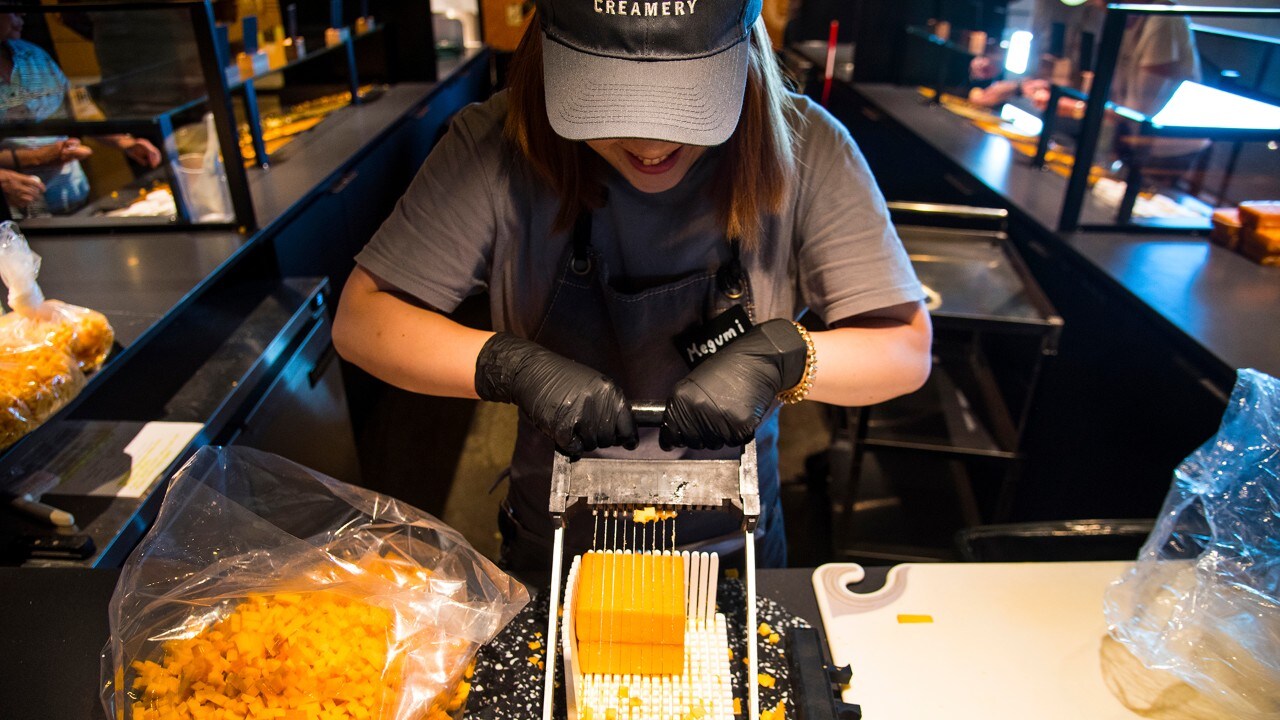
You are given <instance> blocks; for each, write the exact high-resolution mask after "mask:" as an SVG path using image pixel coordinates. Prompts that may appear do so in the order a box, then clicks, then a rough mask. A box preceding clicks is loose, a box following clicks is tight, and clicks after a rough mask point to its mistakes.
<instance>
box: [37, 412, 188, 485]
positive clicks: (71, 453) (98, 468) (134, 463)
mask: <svg viewBox="0 0 1280 720" xmlns="http://www.w3.org/2000/svg"><path fill="white" fill-rule="evenodd" d="M203 427H204V426H203V425H201V424H200V423H193V422H148V423H141V422H111V421H100V420H88V421H66V422H60V423H58V424H57V426H56V427H50V428H47V429H46V433H47V437H46V438H45V439H44V441H43V442H41V443H40V444H39V445H38V446H37V447H35V448H32V449H31V450H30V451H28V452H26V453H24V455H23V457H22V458H20V459H19V461H18V462H17V463H15V465H16V466H18V467H19V469H20V470H23V471H25V472H28V473H30V472H41V473H48V474H51V475H54V476H56V477H57V478H58V484H57V486H56V487H53V488H51V489H48V490H46V492H50V493H56V494H58V495H105V496H116V497H123V498H136V497H141V496H142V495H143V494H145V493H146V492H147V490H148V489H150V488H151V487H152V486H153V485H154V484H155V483H156V482H157V481H158V480H159V479H160V477H161V475H162V474H163V473H164V471H165V470H166V469H168V467H169V466H170V465H171V464H172V463H173V461H174V460H176V459H177V458H178V456H179V455H181V454H182V451H183V450H185V449H186V447H187V446H188V445H189V444H190V443H191V440H192V439H193V438H195V436H196V434H197V433H199V432H200V430H201V428H203Z"/></svg>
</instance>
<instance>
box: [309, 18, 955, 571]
mask: <svg viewBox="0 0 1280 720" xmlns="http://www.w3.org/2000/svg"><path fill="white" fill-rule="evenodd" d="M537 7H538V11H537V18H536V20H535V23H534V24H533V25H531V26H530V29H529V30H528V32H526V33H525V36H524V39H523V41H522V42H521V45H520V47H519V49H518V50H517V51H516V54H515V57H514V58H513V62H512V66H511V77H510V87H509V89H508V90H507V91H505V92H500V93H498V94H496V95H495V96H494V97H493V98H492V99H490V100H489V101H488V102H485V103H483V104H480V105H473V106H471V107H468V108H466V109H464V110H463V111H462V112H460V113H459V114H458V117H457V119H456V120H455V121H454V123H453V126H452V128H451V130H450V132H449V133H448V135H446V136H445V138H444V139H443V140H442V141H441V143H440V145H439V146H438V147H436V149H435V150H434V151H433V152H432V154H431V156H430V157H429V158H428V159H427V161H426V163H424V165H423V167H422V169H421V171H420V172H419V173H418V176H417V178H416V179H415V180H414V182H413V184H412V186H411V187H410V188H409V190H408V192H406V193H405V195H404V197H402V198H401V199H400V202H399V204H398V205H397V207H396V209H395V211H394V212H393V213H392V215H391V217H390V218H389V219H388V220H387V221H386V223H385V224H384V225H383V226H382V228H381V229H380V230H379V231H378V233H377V234H376V235H375V236H374V238H373V239H372V241H370V243H369V245H368V246H367V247H366V248H365V249H364V250H363V251H362V252H361V253H360V255H359V256H358V257H357V262H358V266H357V268H356V270H355V272H354V273H353V274H352V276H351V278H350V280H349V281H348V282H347V285H346V288H345V290H344V292H343V295H342V300H341V303H340V305H339V309H338V315H337V319H336V322H335V328H334V342H335V343H336V345H337V347H338V350H339V351H340V352H341V353H342V354H343V356H345V357H347V358H348V359H350V360H351V361H353V362H355V363H356V364H358V365H360V366H362V367H364V368H365V369H367V370H369V371H370V372H372V373H373V374H375V375H377V376H379V377H381V378H383V379H384V380H386V381H388V382H390V383H393V384H395V385H398V386H400V387H403V388H406V389H409V390H412V391H417V392H422V393H428V394H435V395H447V396H455V397H480V398H482V399H485V400H496V401H502V402H510V403H514V404H516V405H517V406H519V408H520V410H521V421H520V426H519V431H518V435H517V442H516V451H515V455H514V457H513V459H512V464H511V471H510V479H511V484H510V487H509V489H508V491H507V497H506V500H505V502H504V507H503V511H502V513H500V517H499V524H500V526H501V529H502V531H503V558H502V560H503V562H504V564H505V566H506V567H508V568H510V569H516V570H536V569H538V568H545V567H549V564H550V555H551V552H550V542H549V539H550V536H551V534H552V526H551V521H550V517H549V515H548V512H547V502H548V494H549V477H550V468H551V463H552V460H553V449H554V446H559V447H560V448H561V449H562V450H565V451H567V452H570V453H581V452H593V451H594V452H595V453H596V454H598V455H602V456H607V457H641V458H653V457H659V456H662V457H732V456H735V455H736V453H737V452H738V449H737V448H736V447H733V446H736V445H739V444H741V443H742V442H744V441H746V440H749V439H750V438H751V437H753V435H754V437H755V439H756V441H757V453H758V456H759V475H760V496H761V517H760V527H759V528H758V530H757V552H758V555H757V559H758V562H759V563H760V564H761V565H764V566H778V565H782V564H783V563H784V562H785V559H786V555H785V552H786V544H785V539H784V536H783V533H782V516H781V509H780V505H779V492H778V463H777V434H778V422H777V413H776V412H774V411H773V408H774V407H775V405H776V404H777V401H778V400H779V399H782V400H791V401H798V400H799V399H802V398H804V397H806V396H807V397H808V398H812V399H815V400H822V401H826V402H830V403H835V404H841V405H867V404H871V403H875V402H880V401H882V400H886V399H889V398H892V397H895V396H897V395H901V394H903V393H907V392H910V391H912V390H915V389H916V388H918V387H919V386H920V385H921V384H922V383H923V382H924V380H925V378H926V377H927V375H928V372H929V365H930V358H929V348H930V342H931V329H930V325H929V319H928V316H927V314H926V313H925V311H924V309H923V306H922V304H921V302H920V298H921V296H922V293H921V289H920V285H919V283H918V281H917V280H916V278H915V275H914V274H913V272H912V269H911V265H910V263H909V262H908V259H907V256H906V254H905V253H904V251H903V249H902V246H901V243H900V242H899V240H898V238H897V235H896V234H895V232H894V230H893V228H892V226H891V225H890V224H889V219H888V217H887V214H886V211H885V207H884V202H883V199H882V198H881V196H880V194H879V192H878V191H877V190H876V186H875V183H874V180H873V179H872V177H871V175H870V173H869V172H868V170H867V167H866V164H865V162H864V161H863V159H862V156H861V154H860V153H859V152H858V150H857V148H856V147H855V145H854V143H853V141H852V140H851V139H850V137H849V135H848V133H847V132H846V131H845V130H844V129H843V128H842V127H841V126H839V125H838V124H837V123H836V122H835V121H834V120H833V119H832V118H831V117H830V116H829V115H828V114H827V113H826V112H825V111H824V110H822V109H821V108H819V107H817V106H815V105H813V104H812V103H810V102H809V101H808V100H807V99H805V98H802V97H797V96H793V95H789V94H788V93H786V92H785V90H784V89H783V86H782V82H781V79H780V75H779V70H778V67H777V65H776V61H775V58H774V56H773V54H772V52H771V50H770V48H769V40H768V37H767V35H766V34H765V30H764V26H763V24H760V23H758V22H757V19H758V17H759V14H760V2H759V0H663V1H661V2H656V3H655V2H626V1H623V0H594V1H593V0H539V2H538V4H537ZM484 289H487V290H488V292H489V294H490V303H491V305H490V307H491V312H492V316H493V323H494V327H496V328H497V329H498V331H499V332H497V333H496V334H495V333H489V332H481V331H479V330H474V329H471V328H467V327H463V326H461V325H459V324H456V323H454V322H452V321H450V320H449V319H447V318H446V317H444V315H443V313H447V312H450V311H451V310H453V309H454V308H455V307H456V306H457V304H458V303H459V302H460V301H461V300H462V299H463V298H465V297H467V296H468V295H471V294H474V293H476V292H479V291H481V290H484ZM806 309H811V310H813V311H814V312H816V313H817V314H818V316H819V317H821V318H822V319H823V320H825V321H826V324H827V325H828V326H829V327H830V328H831V329H830V330H827V331H824V332H814V333H812V334H810V335H808V336H807V337H806V334H805V333H804V332H802V331H801V330H800V329H799V326H797V325H796V324H794V323H793V322H792V318H796V317H798V316H799V315H801V314H802V313H803V312H804V311H805V310H806ZM780 396H781V397H780ZM664 399H665V401H666V403H667V410H666V414H665V417H664V420H663V424H662V427H661V430H660V431H658V432H652V431H648V430H641V431H640V432H639V433H637V430H636V428H635V426H634V423H633V418H632V417H631V414H630V412H629V410H628V402H629V401H635V400H664ZM660 446H661V447H660ZM662 447H667V448H672V449H673V451H674V453H677V454H667V453H664V451H663V450H662V449H661V448H662ZM591 525H592V524H591V523H590V522H582V523H576V524H575V523H570V524H569V536H568V542H569V544H570V546H576V547H577V548H579V549H580V548H581V547H582V546H583V545H587V544H589V542H590V533H591V532H592V528H591ZM736 528H737V521H736V520H735V519H733V518H730V517H727V516H726V514H722V513H693V514H691V513H682V514H681V516H680V518H679V519H678V520H677V529H676V539H677V541H678V542H679V543H680V544H682V545H684V544H686V543H701V544H702V546H703V547H707V546H717V547H721V548H723V547H726V545H725V544H723V543H722V544H719V545H717V543H718V542H719V541H725V542H726V543H727V541H729V540H730V539H732V538H734V537H736V538H741V535H740V534H736V535H735V533H734V531H735V530H736ZM738 546H739V547H740V546H741V542H740V540H739V541H738Z"/></svg>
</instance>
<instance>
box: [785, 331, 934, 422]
mask: <svg viewBox="0 0 1280 720" xmlns="http://www.w3.org/2000/svg"><path fill="white" fill-rule="evenodd" d="M932 340H933V333H932V328H931V326H930V324H929V316H928V314H927V313H925V312H924V311H923V310H922V311H920V312H919V313H918V314H917V315H916V316H915V317H913V318H911V319H910V320H909V321H907V322H904V321H900V320H893V319H888V318H884V319H880V318H877V319H865V320H860V321H859V322H858V324H857V326H855V327H840V328H836V329H834V330H827V331H825V332H816V333H813V345H814V350H815V351H816V353H817V359H818V370H817V377H816V378H815V379H814V383H813V389H812V390H811V391H810V392H809V398H810V399H812V400H819V401H821V402H826V403H831V404H833V405H847V406H857V407H861V406H865V405H872V404H875V403H878V402H883V401H885V400H889V399H891V398H895V397H898V396H899V395H905V394H907V393H910V392H914V391H916V390H918V389H919V388H920V386H921V385H923V384H924V382H925V380H927V379H928V377H929V369H930V367H931V365H932V362H931V356H930V349H931V346H932Z"/></svg>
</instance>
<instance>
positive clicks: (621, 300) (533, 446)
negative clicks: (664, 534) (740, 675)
mask: <svg viewBox="0 0 1280 720" xmlns="http://www.w3.org/2000/svg"><path fill="white" fill-rule="evenodd" d="M591 223H592V214H591V213H587V212H584V213H582V215H581V216H579V218H578V221H577V222H576V223H575V225H574V230H573V237H572V239H573V242H572V243H571V245H570V247H569V248H567V249H566V253H565V254H566V257H565V261H564V269H563V271H562V272H561V276H560V279H559V281H557V283H556V285H555V287H554V288H553V290H552V295H551V302H550V303H549V304H548V307H547V312H546V315H545V316H544V317H543V319H542V322H541V323H540V324H539V326H538V329H537V331H536V332H535V333H534V336H533V337H532V338H530V339H531V340H533V341H534V342H537V343H538V344H540V345H542V346H543V347H545V348H547V349H548V350H551V351H553V352H556V353H559V354H561V355H563V356H565V357H568V358H572V359H573V360H575V361H577V362H579V363H582V364H583V365H586V366H587V367H590V368H594V369H596V370H599V371H600V372H602V373H604V374H605V375H606V376H608V377H609V378H611V379H612V380H613V381H614V382H615V383H617V384H618V385H619V387H621V389H622V392H623V393H624V394H625V395H626V397H627V399H628V400H631V401H636V400H658V401H662V400H665V399H666V398H667V397H669V396H670V394H671V390H672V388H673V387H674V386H675V384H676V382H677V381H679V380H680V379H682V378H683V377H684V376H685V375H687V374H688V372H689V368H688V366H687V365H686V364H685V362H684V360H683V358H681V356H680V353H679V352H678V351H677V349H676V346H675V343H674V342H673V338H674V337H675V335H676V334H678V333H680V332H682V331H684V330H685V329H687V328H689V327H691V326H693V325H694V324H695V323H703V322H706V321H707V320H708V319H710V318H713V317H715V316H716V315H718V314H719V313H721V312H724V311H725V310H727V309H728V308H730V307H731V306H733V305H734V304H739V303H741V304H742V305H743V306H744V309H745V310H746V311H747V313H748V316H752V315H753V310H754V308H753V306H752V301H751V287H750V281H749V278H748V277H747V275H746V273H745V271H743V270H742V266H741V262H740V261H739V259H738V251H737V246H736V243H735V244H734V245H730V244H729V243H725V244H724V246H725V248H726V254H728V255H729V257H728V258H727V259H726V260H724V261H722V263H721V267H719V268H713V269H708V270H707V271H705V272H698V273H694V274H692V275H689V276H686V277H683V278H680V279H678V280H674V281H671V282H668V283H665V284H662V285H658V286H656V287H650V288H646V289H644V290H642V291H639V292H634V293H627V292H620V291H619V290H617V289H615V287H614V286H613V285H612V284H611V283H610V276H609V270H608V268H607V267H606V266H605V263H604V261H603V259H602V258H601V256H600V254H599V253H598V252H597V251H596V250H595V249H594V248H593V247H592V246H591ZM752 319H753V320H754V317H753V318H752ZM639 432H640V445H639V447H637V448H636V449H635V450H630V451H628V450H626V449H625V448H606V449H603V450H598V451H595V452H592V453H588V455H589V456H590V457H612V458H622V457H627V458H637V457H638V458H644V459H657V458H664V459H680V458H697V459H707V458H732V457H737V455H738V453H739V449H738V448H723V449H721V450H716V451H711V450H689V449H687V448H677V449H676V450H674V451H672V452H664V451H663V450H662V449H661V448H660V447H659V445H658V431H657V430H656V429H653V428H641V429H640V431H639ZM777 440H778V413H777V412H776V410H775V411H773V412H770V413H768V414H767V415H766V416H765V419H764V421H763V422H762V423H761V425H760V427H759V428H758V429H757V430H756V453H757V460H758V466H759V475H760V507H761V511H760V522H759V527H758V528H757V530H756V562H757V564H758V565H759V566H761V567H782V566H783V565H784V564H785V562H786V539H785V536H784V534H783V530H782V512H781V505H780V503H779V490H778V443H777ZM554 452H555V445H554V443H553V442H552V441H551V439H550V438H549V437H547V436H546V435H545V434H544V433H543V432H542V431H540V430H539V429H538V428H537V427H535V426H534V425H533V423H531V422H529V420H528V419H526V418H525V417H524V416H523V414H522V415H521V417H520V423H519V428H518V431H517V435H516V449H515V454H514V456H513V457H512V460H511V469H510V473H509V477H510V481H511V484H510V487H509V488H508V491H507V498H506V500H505V502H504V503H503V507H502V510H500V511H499V518H498V524H499V528H500V529H501V530H502V536H503V540H502V562H501V564H502V565H503V567H504V568H506V569H509V570H513V571H517V572H520V573H539V572H542V571H545V570H548V569H549V568H550V566H551V536H552V532H553V527H552V523H551V516H550V514H549V512H548V510H547V506H548V501H549V498H550V492H551V463H552V460H553V459H554V455H553V453H554ZM739 527H740V526H739V519H738V518H737V517H735V516H734V515H733V514H732V513H717V512H681V513H680V515H679V517H678V518H677V520H676V540H677V542H678V543H679V544H680V545H681V546H682V547H688V548H696V549H705V550H715V551H718V552H721V553H722V554H728V553H731V552H733V551H735V550H736V551H740V550H741V547H742V534H741V532H740V530H739ZM592 532H593V529H592V523H591V522H590V521H582V520H579V521H577V522H573V521H570V522H569V523H568V525H567V528H566V532H565V552H566V554H567V555H569V556H572V555H574V554H578V553H581V552H583V551H585V550H587V549H590V547H591V535H592Z"/></svg>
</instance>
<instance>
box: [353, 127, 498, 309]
mask: <svg viewBox="0 0 1280 720" xmlns="http://www.w3.org/2000/svg"><path fill="white" fill-rule="evenodd" d="M487 110H491V109H486V108H484V106H474V105H473V106H470V107H468V108H466V109H464V110H463V111H462V112H460V113H459V114H458V116H457V117H456V118H455V119H454V121H453V123H452V124H451V126H450V128H449V131H448V132H447V133H446V134H445V136H444V137H443V138H441V140H440V142H439V143H438V144H437V145H436V147H435V148H434V149H433V150H432V151H431V154H430V155H429V156H428V157H427V159H426V162H424V163H423V164H422V167H421V168H420V169H419V170H418V174H417V176H416V177H415V178H414V179H413V182H412V183H411V184H410V185H409V189H408V190H406V191H405V193H404V195H403V196H401V198H400V200H399V202H397V203H396V207H395V209H394V210H393V211H392V212H391V215H390V217H388V218H387V220H386V221H385V222H384V223H383V224H382V227H380V228H379V229H378V231H377V232H376V233H375V234H374V236H373V238H372V239H371V240H370V241H369V243H368V244H367V245H366V246H365V247H364V249H363V250H361V251H360V253H359V254H358V255H357V256H356V262H357V263H359V264H360V265H361V266H362V267H363V268H364V269H366V270H368V271H369V272H371V273H373V274H374V275H377V276H378V277H379V278H381V279H383V280H385V281H386V282H388V283H391V284H392V285H394V286H395V287H396V288H398V289H399V290H401V291H403V292H405V293H408V294H409V295H412V296H413V297H415V298H417V299H419V300H421V301H422V302H424V303H426V304H427V305H429V306H431V307H433V308H435V309H437V310H440V311H441V312H451V311H453V310H454V308H456V307H457V306H458V304H459V303H461V302H462V300H463V299H465V298H466V297H468V296H470V295H473V294H475V293H476V292H479V291H481V290H483V289H484V288H485V286H486V284H487V279H488V275H489V267H490V264H491V262H492V257H493V245H494V235H495V227H496V222H495V219H494V218H495V212H494V202H495V195H494V193H493V182H494V177H493V174H494V173H495V172H496V169H497V167H498V163H497V162H496V157H497V153H499V152H501V150H500V146H501V133H500V128H501V123H500V122H495V121H494V120H493V118H492V117H489V116H490V115H492V113H491V112H487Z"/></svg>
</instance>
